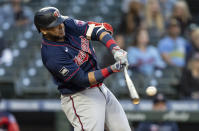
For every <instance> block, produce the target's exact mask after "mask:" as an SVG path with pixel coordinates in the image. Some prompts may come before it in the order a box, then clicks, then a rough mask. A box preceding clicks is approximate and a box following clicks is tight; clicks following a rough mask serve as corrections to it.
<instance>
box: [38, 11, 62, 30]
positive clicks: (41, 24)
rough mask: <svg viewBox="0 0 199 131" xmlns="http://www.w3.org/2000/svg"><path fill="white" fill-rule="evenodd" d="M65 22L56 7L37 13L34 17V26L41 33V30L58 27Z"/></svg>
mask: <svg viewBox="0 0 199 131" xmlns="http://www.w3.org/2000/svg"><path fill="white" fill-rule="evenodd" d="M63 22H64V16H62V15H60V13H59V10H58V9H57V8H55V7H44V8H42V9H40V10H39V11H37V12H36V13H35V16H34V24H35V26H36V28H37V30H38V31H39V32H40V28H44V29H46V28H51V27H56V26H58V25H59V24H61V23H63Z"/></svg>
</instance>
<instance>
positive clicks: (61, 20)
mask: <svg viewBox="0 0 199 131" xmlns="http://www.w3.org/2000/svg"><path fill="white" fill-rule="evenodd" d="M64 20H65V17H64V16H62V15H60V16H59V17H58V18H57V20H56V21H54V22H52V23H51V24H49V25H48V26H47V27H46V28H52V27H56V26H58V25H60V24H61V23H63V22H64Z"/></svg>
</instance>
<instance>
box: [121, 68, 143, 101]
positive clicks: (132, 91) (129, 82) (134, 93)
mask: <svg viewBox="0 0 199 131" xmlns="http://www.w3.org/2000/svg"><path fill="white" fill-rule="evenodd" d="M124 76H125V80H126V84H127V87H128V90H129V93H130V97H131V99H132V101H133V104H139V103H140V98H139V95H138V93H137V91H136V89H135V86H134V84H133V81H132V80H131V78H130V77H129V74H128V72H127V68H126V67H125V68H124Z"/></svg>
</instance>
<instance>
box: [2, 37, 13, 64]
mask: <svg viewBox="0 0 199 131" xmlns="http://www.w3.org/2000/svg"><path fill="white" fill-rule="evenodd" d="M6 45H7V44H6V43H5V40H4V39H3V38H2V37H1V38H0V65H1V64H10V63H12V60H13V56H12V52H11V50H10V49H9V48H7V47H6Z"/></svg>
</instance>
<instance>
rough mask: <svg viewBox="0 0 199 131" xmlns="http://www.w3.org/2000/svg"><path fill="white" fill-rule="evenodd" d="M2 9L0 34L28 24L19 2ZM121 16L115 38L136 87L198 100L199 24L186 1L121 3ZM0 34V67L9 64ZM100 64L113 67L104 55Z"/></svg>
mask: <svg viewBox="0 0 199 131" xmlns="http://www.w3.org/2000/svg"><path fill="white" fill-rule="evenodd" d="M23 2H24V1H23ZM2 3H3V4H1V5H0V12H1V14H0V25H1V27H0V28H1V30H9V29H10V28H12V27H17V28H22V27H25V26H27V25H30V23H33V17H34V12H33V11H32V9H31V7H29V6H26V4H22V0H10V1H9V2H7V1H5V2H2ZM58 8H59V7H58ZM121 10H122V15H120V14H118V17H121V18H120V24H119V25H118V26H117V27H114V28H115V30H116V31H115V36H114V37H115V39H116V41H117V43H118V45H119V46H120V47H121V48H123V49H125V50H127V51H128V60H129V71H132V73H133V76H132V77H133V78H132V79H136V81H134V82H135V84H136V87H137V88H139V89H141V88H143V89H145V88H146V87H148V86H156V87H157V88H158V90H159V92H160V93H164V92H161V89H162V88H167V87H171V88H173V89H174V91H176V92H177V96H176V97H178V98H181V99H199V27H198V25H197V24H198V23H199V21H198V20H197V14H194V13H191V11H190V9H189V6H188V3H187V1H184V0H123V1H122V4H121ZM66 13H67V12H66ZM66 15H67V14H66ZM77 19H78V18H77ZM1 30H0V42H1V44H0V64H3V63H4V64H9V63H11V62H12V60H13V56H12V52H11V50H10V49H9V44H10V43H9V41H8V40H7V39H6V37H5V36H4V34H3V33H2V31H1ZM9 37H12V36H9ZM104 58H105V59H104V61H103V62H104V64H105V65H110V63H111V62H112V61H113V60H112V59H111V57H107V54H105V56H104Z"/></svg>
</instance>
